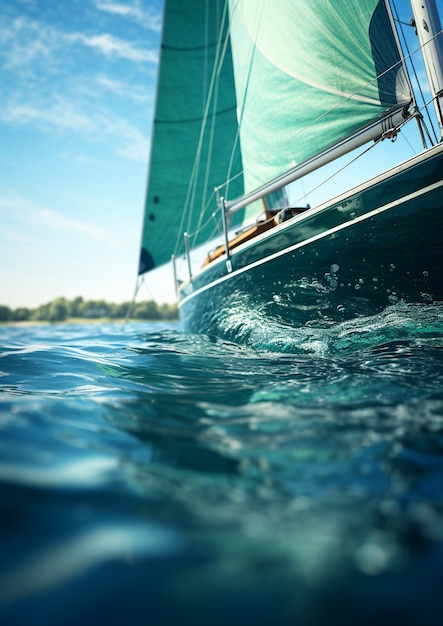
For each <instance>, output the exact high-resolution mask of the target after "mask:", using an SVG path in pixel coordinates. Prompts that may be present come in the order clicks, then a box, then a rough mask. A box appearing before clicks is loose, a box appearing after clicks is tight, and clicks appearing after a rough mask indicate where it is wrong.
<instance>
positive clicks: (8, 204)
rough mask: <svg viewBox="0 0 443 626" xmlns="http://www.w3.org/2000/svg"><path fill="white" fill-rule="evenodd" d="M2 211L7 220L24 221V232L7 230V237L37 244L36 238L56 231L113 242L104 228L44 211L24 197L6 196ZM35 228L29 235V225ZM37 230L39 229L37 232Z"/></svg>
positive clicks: (12, 194)
mask: <svg viewBox="0 0 443 626" xmlns="http://www.w3.org/2000/svg"><path fill="white" fill-rule="evenodd" d="M0 211H2V212H3V213H4V216H9V218H12V220H13V221H15V222H17V221H20V223H21V232H20V234H18V233H17V231H16V229H15V227H12V228H10V227H7V228H5V230H4V231H3V237H4V238H5V239H6V238H9V239H15V240H18V239H19V240H20V241H26V240H29V238H31V239H32V240H34V241H35V238H36V235H38V234H41V233H42V232H45V233H46V232H47V230H48V229H53V230H54V229H55V230H58V231H64V232H69V233H71V234H72V233H77V234H79V235H83V236H85V237H87V238H89V239H94V240H98V241H109V239H110V238H109V233H108V232H107V231H106V230H105V229H104V228H102V227H100V226H97V225H96V224H93V223H91V222H88V221H85V220H78V219H74V218H72V217H69V216H67V215H65V214H63V213H61V212H60V211H56V210H54V209H49V208H46V207H42V206H40V205H39V204H37V203H35V202H33V201H32V200H29V199H28V198H25V197H23V196H22V195H19V194H16V193H11V192H9V193H8V192H3V193H2V194H1V197H0ZM29 224H32V225H33V227H32V231H28V229H27V225H29ZM36 226H37V227H38V228H36Z"/></svg>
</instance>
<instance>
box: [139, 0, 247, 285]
mask: <svg viewBox="0 0 443 626" xmlns="http://www.w3.org/2000/svg"><path fill="white" fill-rule="evenodd" d="M228 29H229V16H228V7H227V3H226V0H186V1H185V2H184V1H183V0H165V5H164V20H163V33H162V42H161V58H160V68H159V77H158V87H157V103H156V110H155V120H154V125H153V134H152V139H151V142H152V145H151V159H150V168H149V175H148V191H147V197H146V207H145V218H144V226H143V235H142V250H141V255H140V269H139V273H140V274H142V273H144V272H147V271H149V270H151V269H153V268H154V267H157V266H158V265H161V264H162V263H165V262H166V261H169V260H170V258H171V254H173V253H174V252H175V253H177V254H178V253H180V252H182V251H183V233H184V232H185V231H187V232H188V233H189V234H190V236H192V243H193V244H194V245H195V244H198V243H199V242H203V241H206V240H207V239H209V238H211V237H213V236H214V234H218V231H216V230H215V229H216V223H215V220H214V219H213V218H212V217H211V215H212V213H213V212H214V208H215V207H216V201H215V199H214V188H215V186H217V185H220V184H222V183H223V182H224V181H225V180H226V179H227V177H229V178H232V179H233V180H232V183H231V185H230V187H229V195H231V194H234V196H236V195H240V194H241V193H243V178H242V174H241V172H242V165H241V158H240V146H239V139H238V124H237V113H236V98H235V89H234V76H233V68H232V58H231V47H230V41H229V37H228ZM223 193H226V190H225V191H224V192H223ZM205 211H206V213H205Z"/></svg>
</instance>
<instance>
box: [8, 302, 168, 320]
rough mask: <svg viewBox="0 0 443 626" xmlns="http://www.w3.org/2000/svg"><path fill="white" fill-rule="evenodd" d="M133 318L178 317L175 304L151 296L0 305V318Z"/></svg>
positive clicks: (156, 318)
mask: <svg viewBox="0 0 443 626" xmlns="http://www.w3.org/2000/svg"><path fill="white" fill-rule="evenodd" d="M128 313H129V317H130V318H131V319H136V320H151V321H154V320H175V319H177V318H178V313H177V305H176V304H157V302H154V301H153V300H147V301H144V302H135V303H134V304H131V303H130V302H123V304H113V303H109V302H105V301H104V300H83V298H82V297H78V298H75V299H74V300H67V299H66V298H56V299H55V300H52V302H48V303H47V304H42V305H41V306H39V307H37V308H36V309H28V308H24V307H20V308H18V309H11V308H9V307H8V306H5V305H0V322H31V321H33V322H64V321H66V320H69V319H72V318H84V319H91V320H93V319H98V318H109V319H115V320H117V319H125V318H126V317H127V316H128Z"/></svg>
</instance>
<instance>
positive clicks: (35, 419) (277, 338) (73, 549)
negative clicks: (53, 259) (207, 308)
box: [0, 303, 443, 626]
mask: <svg viewBox="0 0 443 626" xmlns="http://www.w3.org/2000/svg"><path fill="white" fill-rule="evenodd" d="M442 319H443V308H442V306H440V305H431V304H423V305H414V306H408V305H405V304H401V303H400V304H397V305H395V306H392V307H390V308H389V309H387V310H386V311H385V312H383V313H381V314H380V315H378V316H376V317H371V318H360V319H357V320H352V321H350V322H344V323H341V324H338V325H337V324H335V325H327V324H323V325H322V326H320V325H318V324H313V325H308V326H306V327H304V328H299V329H289V328H281V329H280V331H281V332H280V333H277V332H276V331H277V330H278V329H275V328H273V329H272V333H270V332H267V331H266V329H265V328H261V329H257V332H256V333H252V334H251V335H250V336H249V339H248V342H247V343H245V344H243V345H236V344H233V343H228V342H225V341H222V340H218V339H214V338H210V337H206V336H195V335H189V334H186V333H184V332H182V330H181V328H180V325H179V324H159V323H156V324H148V323H146V324H128V325H126V326H123V325H120V324H109V325H107V324H106V325H94V324H85V325H62V324H60V325H47V326H2V327H0V357H1V358H0V392H1V393H0V526H1V533H0V624H2V626H15V625H20V626H22V625H23V626H25V625H26V626H28V625H38V626H40V625H42V626H43V625H44V626H52V625H54V626H55V625H57V626H59V625H63V626H70V625H82V626H89V624H107V625H109V624H125V625H126V624H127V625H129V626H132V625H136V626H138V625H139V624H147V625H154V626H157V625H159V626H163V625H174V624H180V625H187V624H189V625H199V624H204V625H209V626H212V625H219V624H220V625H222V624H223V626H225V625H236V624H241V625H242V626H248V625H251V626H252V625H254V626H261V625H273V626H274V625H275V626H286V625H291V626H292V625H294V626H295V625H308V626H317V625H323V624H324V625H328V626H332V625H334V626H335V625H337V626H338V625H340V626H348V625H351V624H352V625H359V626H366V625H368V626H369V625H371V626H374V625H380V624H390V625H396V624H399V625H400V624H401V625H402V626H409V625H417V626H418V625H420V626H429V625H434V624H435V625H437V624H438V625H441V624H442V623H443V323H442Z"/></svg>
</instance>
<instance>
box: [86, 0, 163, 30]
mask: <svg viewBox="0 0 443 626" xmlns="http://www.w3.org/2000/svg"><path fill="white" fill-rule="evenodd" d="M96 7H97V9H99V10H100V11H105V12H107V13H113V14H114V15H119V16H121V17H125V18H128V19H132V20H134V21H136V22H137V23H139V24H141V25H142V26H144V27H145V28H147V29H149V30H152V31H156V32H158V31H160V28H161V17H162V16H161V13H160V12H159V11H155V10H154V9H153V8H152V7H149V6H148V7H147V8H143V7H142V4H141V3H140V2H137V1H136V2H134V3H133V4H122V3H120V2H112V1H108V2H106V1H104V0H97V2H96Z"/></svg>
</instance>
